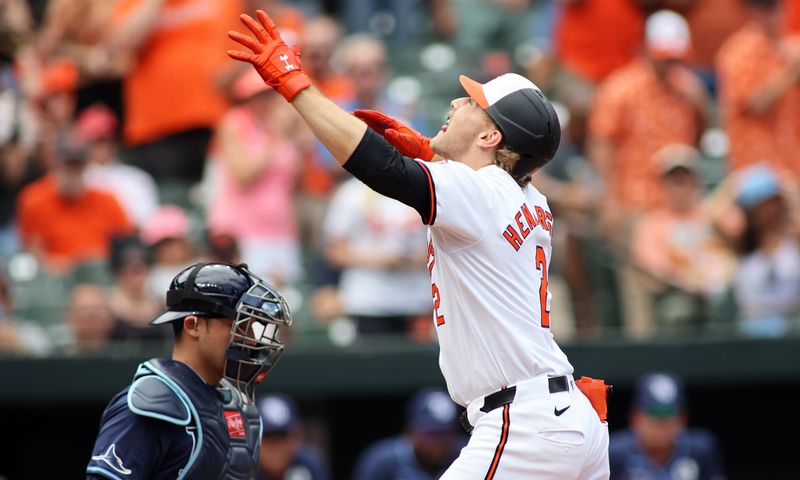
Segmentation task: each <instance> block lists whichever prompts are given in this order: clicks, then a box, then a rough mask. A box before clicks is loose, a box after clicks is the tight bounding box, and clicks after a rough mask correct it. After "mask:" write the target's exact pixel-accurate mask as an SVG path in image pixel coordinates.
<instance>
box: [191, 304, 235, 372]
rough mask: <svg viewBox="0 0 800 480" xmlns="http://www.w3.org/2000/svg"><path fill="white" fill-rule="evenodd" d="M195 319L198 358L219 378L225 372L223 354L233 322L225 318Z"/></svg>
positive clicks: (226, 348) (226, 347)
mask: <svg viewBox="0 0 800 480" xmlns="http://www.w3.org/2000/svg"><path fill="white" fill-rule="evenodd" d="M196 318H197V335H198V349H199V353H200V356H201V357H202V359H203V362H204V363H205V364H206V366H207V368H208V369H209V371H210V372H214V373H215V375H217V374H218V375H220V376H221V375H222V372H224V371H225V352H226V351H227V350H228V343H229V341H230V336H231V328H232V326H233V320H231V319H229V318H225V317H218V318H209V317H196Z"/></svg>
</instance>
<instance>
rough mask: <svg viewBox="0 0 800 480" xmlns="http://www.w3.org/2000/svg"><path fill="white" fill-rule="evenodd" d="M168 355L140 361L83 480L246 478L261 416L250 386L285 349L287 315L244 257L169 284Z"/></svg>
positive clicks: (105, 421) (196, 268)
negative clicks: (283, 335)
mask: <svg viewBox="0 0 800 480" xmlns="http://www.w3.org/2000/svg"><path fill="white" fill-rule="evenodd" d="M166 303H167V311H166V312H164V313H163V314H161V315H160V316H159V317H157V318H156V319H155V320H153V321H151V322H150V323H151V324H153V325H159V324H163V323H171V324H172V327H173V331H174V332H175V343H174V347H173V350H172V358H171V359H166V358H155V359H151V360H148V361H146V362H144V363H142V364H140V365H139V368H138V369H137V371H136V374H135V375H134V377H133V383H132V384H131V385H130V386H129V387H127V388H126V389H124V390H123V391H122V392H120V393H118V394H117V395H116V396H115V397H114V398H113V399H111V402H110V403H109V404H108V406H107V407H106V409H105V411H104V412H103V416H102V418H101V420H100V433H99V434H98V436H97V440H96V441H95V445H94V449H93V450H92V457H91V460H90V461H89V465H88V466H87V468H86V473H87V478H89V479H99V478H111V479H123V478H124V479H126V480H128V479H130V480H133V479H175V478H178V479H207V478H213V479H222V478H225V479H250V478H253V477H254V476H255V474H256V466H257V465H258V455H259V444H260V442H261V422H260V419H259V414H258V410H257V409H256V407H255V406H254V405H253V391H254V384H255V383H256V382H257V381H258V380H260V379H261V378H263V376H264V375H266V374H267V372H268V371H269V370H270V369H271V368H272V367H273V366H274V365H275V362H276V361H277V360H278V357H280V355H281V353H282V352H283V343H281V341H280V340H278V330H279V328H280V327H281V326H289V325H291V314H290V313H289V308H288V306H287V305H286V302H285V300H284V299H283V297H282V296H281V294H280V293H279V292H278V291H277V290H275V289H274V288H273V287H272V286H270V285H268V284H266V283H265V282H264V281H263V280H261V279H259V278H258V277H256V276H255V275H253V274H252V273H251V272H250V271H248V270H247V266H246V265H229V264H223V263H197V264H195V265H192V266H190V267H188V268H186V269H184V270H183V271H182V272H180V273H179V274H178V275H177V276H176V277H175V278H174V279H173V280H172V283H171V285H170V288H169V290H168V291H167V298H166Z"/></svg>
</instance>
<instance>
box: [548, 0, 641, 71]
mask: <svg viewBox="0 0 800 480" xmlns="http://www.w3.org/2000/svg"><path fill="white" fill-rule="evenodd" d="M643 38H644V13H643V12H642V9H641V7H639V5H637V2H636V1H635V0H583V1H580V2H572V3H570V4H569V5H567V6H565V7H564V10H563V11H562V12H561V16H560V18H559V20H558V25H557V26H556V33H555V43H556V54H557V56H558V58H559V60H560V61H561V62H562V63H563V64H564V65H565V66H566V67H567V68H568V69H570V70H572V71H574V72H576V73H578V74H580V75H582V76H584V77H586V78H587V79H588V80H591V81H593V82H599V81H600V80H603V79H604V78H605V77H606V76H607V75H608V74H610V73H611V72H612V71H614V70H616V69H617V68H619V67H621V66H623V65H625V64H627V63H628V62H630V61H631V60H632V59H633V58H634V56H635V55H636V54H637V53H638V49H639V47H640V46H641V43H642V40H643Z"/></svg>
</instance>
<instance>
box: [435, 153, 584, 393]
mask: <svg viewBox="0 0 800 480" xmlns="http://www.w3.org/2000/svg"><path fill="white" fill-rule="evenodd" d="M423 166H424V167H426V168H427V169H428V171H429V172H430V174H431V177H432V178H431V180H432V184H433V189H432V190H433V196H434V198H433V199H432V204H433V207H432V208H433V210H434V211H432V212H431V219H430V220H428V221H429V223H430V228H429V233H428V270H429V272H430V274H431V283H432V286H431V290H432V295H433V302H434V319H433V320H434V323H435V325H436V331H437V333H438V337H439V345H440V354H439V366H440V367H441V370H442V374H443V375H444V378H445V380H446V381H447V388H448V390H449V392H450V395H451V397H452V398H453V400H454V401H455V402H457V403H458V404H460V405H462V406H466V405H467V404H468V403H469V402H470V401H472V400H475V399H477V398H479V397H483V396H484V395H488V394H490V393H493V392H495V391H497V390H500V389H501V388H504V387H507V386H509V385H513V384H515V383H517V382H520V381H522V380H526V379H529V378H532V377H535V376H539V375H564V374H571V373H572V371H573V368H572V365H571V364H570V363H569V360H568V359H567V357H566V355H564V353H563V352H562V351H561V349H560V348H559V347H558V345H557V344H556V342H555V340H554V339H553V335H552V333H551V332H550V328H549V322H550V319H549V309H550V307H549V305H550V292H549V291H548V289H547V269H548V267H549V265H550V258H551V255H550V253H551V236H552V229H553V217H552V214H551V213H550V209H549V207H548V205H547V199H546V198H545V197H544V195H542V194H541V193H540V192H539V191H538V190H537V189H536V188H535V187H533V186H532V185H529V186H527V187H526V188H524V189H522V188H520V187H519V186H518V185H517V183H516V182H515V181H514V180H513V179H512V178H511V176H510V175H509V174H508V173H507V172H505V171H503V170H502V169H501V168H499V167H497V166H495V165H491V166H487V167H484V168H481V169H480V170H478V171H475V170H473V169H472V168H470V167H469V166H467V165H464V164H462V163H459V162H453V161H445V162H436V163H424V164H423Z"/></svg>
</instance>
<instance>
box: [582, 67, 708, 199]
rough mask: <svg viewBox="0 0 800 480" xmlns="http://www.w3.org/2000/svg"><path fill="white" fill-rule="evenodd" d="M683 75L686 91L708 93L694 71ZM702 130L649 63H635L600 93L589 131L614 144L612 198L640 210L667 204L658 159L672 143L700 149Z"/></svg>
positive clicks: (686, 104) (605, 84) (690, 109)
mask: <svg viewBox="0 0 800 480" xmlns="http://www.w3.org/2000/svg"><path fill="white" fill-rule="evenodd" d="M683 73H684V74H682V75H681V76H680V79H681V81H682V82H685V83H686V85H685V86H684V88H685V89H693V90H695V91H699V90H702V89H703V86H702V84H701V83H700V81H699V80H698V79H697V78H696V77H694V75H693V74H692V73H690V72H688V71H684V72H683ZM699 129H700V126H699V125H698V124H697V118H696V115H695V109H694V107H693V106H692V105H690V104H689V102H688V101H686V100H684V99H683V97H680V96H678V95H677V94H675V93H673V92H672V91H671V90H668V89H667V88H666V87H664V86H663V85H662V84H661V82H660V81H659V80H658V78H657V77H656V75H655V72H654V71H653V68H652V67H651V66H650V64H649V63H648V62H647V61H646V60H643V59H642V60H635V61H633V62H632V63H631V64H629V65H628V66H626V67H623V68H621V69H620V70H618V71H616V72H614V73H613V74H612V75H611V76H610V77H608V78H607V79H606V81H605V82H603V83H602V84H601V85H600V87H599V89H598V90H597V95H596V96H595V103H594V105H593V107H592V111H591V113H590V116H589V132H590V134H591V135H592V136H593V137H595V138H601V139H604V140H608V141H610V142H611V143H613V144H614V147H615V148H614V156H613V158H612V160H611V164H610V165H609V166H608V167H609V168H610V169H611V172H613V174H612V175H609V177H610V178H613V179H614V183H613V184H612V185H608V188H609V189H610V194H611V195H612V196H613V197H614V198H616V199H617V200H618V201H619V202H620V203H621V204H622V205H623V206H625V207H626V208H627V209H629V210H632V211H636V210H643V209H648V208H651V207H654V206H657V205H659V204H660V203H661V201H662V195H663V192H662V189H663V187H662V185H661V180H660V176H659V172H658V169H657V168H656V166H655V164H654V162H653V161H652V157H653V155H654V154H655V153H656V152H657V151H658V150H659V149H660V148H661V147H664V146H666V145H668V144H671V143H682V144H686V145H694V144H695V142H696V138H697V134H698V133H699Z"/></svg>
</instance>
